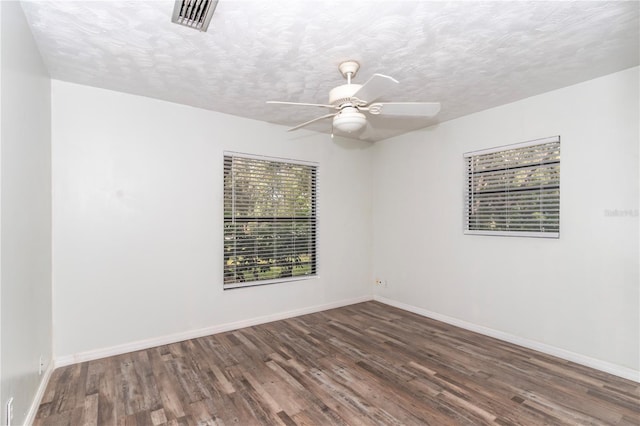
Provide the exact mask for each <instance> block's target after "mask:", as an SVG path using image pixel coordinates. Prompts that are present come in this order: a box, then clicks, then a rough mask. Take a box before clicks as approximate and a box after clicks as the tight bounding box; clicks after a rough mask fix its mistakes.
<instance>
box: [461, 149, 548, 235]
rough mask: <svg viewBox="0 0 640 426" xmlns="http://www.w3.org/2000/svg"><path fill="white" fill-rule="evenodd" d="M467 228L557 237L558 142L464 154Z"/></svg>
mask: <svg viewBox="0 0 640 426" xmlns="http://www.w3.org/2000/svg"><path fill="white" fill-rule="evenodd" d="M466 161H467V191H466V197H465V230H466V231H473V233H480V231H490V232H491V233H492V234H495V233H496V232H498V233H499V232H504V233H514V232H515V233H527V235H531V233H533V234H532V235H536V236H547V237H557V236H558V233H559V232H560V138H559V137H556V138H552V139H546V140H545V141H544V142H542V143H539V144H530V143H527V144H524V145H523V146H513V147H512V148H505V149H504V150H502V151H491V152H487V153H480V154H475V155H474V154H473V153H472V154H470V155H466Z"/></svg>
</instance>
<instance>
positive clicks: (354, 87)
mask: <svg viewBox="0 0 640 426" xmlns="http://www.w3.org/2000/svg"><path fill="white" fill-rule="evenodd" d="M359 68H360V64H359V63H358V62H356V61H346V62H342V63H341V64H340V65H339V66H338V69H339V70H340V73H341V74H342V76H343V77H344V78H346V79H347V84H343V85H341V86H338V87H335V88H334V89H332V90H331V91H330V92H329V104H314V103H301V102H285V101H267V103H268V104H282V105H299V106H313V107H321V108H326V109H329V110H333V111H334V112H331V113H330V114H326V115H323V116H320V117H317V118H314V119H313V120H309V121H306V122H304V123H301V124H298V125H297V126H295V127H292V128H290V129H289V130H288V131H289V132H291V131H293V130H298V129H300V128H302V127H305V126H308V125H309V124H311V123H315V122H316V121H321V120H325V119H327V118H332V132H331V136H332V137H333V129H338V130H340V131H342V132H345V133H357V132H359V131H360V130H362V129H363V128H365V126H367V116H366V115H365V114H371V115H381V116H397V117H433V116H435V115H436V114H438V112H439V111H440V103H438V102H374V101H375V100H376V99H379V98H380V97H381V96H383V95H384V94H385V93H386V92H387V91H388V90H389V89H391V88H392V87H393V86H394V85H396V84H398V81H397V80H396V79H394V78H392V77H389V76H386V75H382V74H374V75H373V76H371V78H370V79H369V80H367V82H366V83H364V84H354V83H351V79H352V78H354V77H355V76H356V73H357V72H358V69H359Z"/></svg>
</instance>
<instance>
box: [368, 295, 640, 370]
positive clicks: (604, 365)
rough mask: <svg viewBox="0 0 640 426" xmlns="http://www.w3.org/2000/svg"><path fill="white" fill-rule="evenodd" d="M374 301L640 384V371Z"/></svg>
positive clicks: (410, 307)
mask: <svg viewBox="0 0 640 426" xmlns="http://www.w3.org/2000/svg"><path fill="white" fill-rule="evenodd" d="M373 300H375V301H378V302H380V303H384V304H386V305H390V306H394V307H396V308H399V309H402V310H405V311H409V312H413V313H414V314H418V315H421V316H423V317H427V318H431V319H434V320H437V321H441V322H444V323H447V324H451V325H454V326H456V327H460V328H464V329H465V330H469V331H473V332H475V333H479V334H484V335H485V336H489V337H493V338H496V339H499V340H503V341H505V342H509V343H513V344H515V345H518V346H523V347H525V348H528V349H533V350H534V351H538V352H542V353H545V354H547V355H552V356H555V357H558V358H562V359H564V360H567V361H571V362H575V363H576V364H580V365H584V366H586V367H591V368H594V369H596V370H600V371H604V372H605V373H609V374H613V375H614V376H618V377H622V378H624V379H628V380H633V381H634V382H640V371H638V370H634V369H631V368H628V367H623V366H620V365H617V364H613V363H610V362H607V361H602V360H599V359H595V358H591V357H588V356H586V355H582V354H578V353H575V352H571V351H568V350H566V349H561V348H558V347H556V346H551V345H547V344H544V343H540V342H536V341H534V340H529V339H525V338H523V337H519V336H515V335H513V334H509V333H505V332H502V331H498V330H494V329H492V328H488V327H484V326H481V325H477V324H473V323H470V322H467V321H463V320H460V319H457V318H453V317H449V316H446V315H442V314H439V313H436V312H431V311H429V310H427V309H423V308H418V307H416V306H413V305H408V304H406V303H402V302H397V301H395V300H391V299H387V298H386V297H383V296H379V295H375V296H374V297H373Z"/></svg>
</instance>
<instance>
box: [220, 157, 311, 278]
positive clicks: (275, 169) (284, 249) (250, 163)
mask: <svg viewBox="0 0 640 426" xmlns="http://www.w3.org/2000/svg"><path fill="white" fill-rule="evenodd" d="M316 179H317V165H315V164H312V163H304V162H298V161H290V160H281V159H274V158H265V157H256V156H248V155H245V154H237V153H225V155H224V288H225V289H227V288H235V287H245V286H249V285H259V284H269V283H274V282H281V281H284V280H294V279H300V278H304V277H309V276H314V275H316V274H317V259H316V240H317V239H316V229H317V216H316Z"/></svg>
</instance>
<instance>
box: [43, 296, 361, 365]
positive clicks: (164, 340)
mask: <svg viewBox="0 0 640 426" xmlns="http://www.w3.org/2000/svg"><path fill="white" fill-rule="evenodd" d="M369 300H373V296H371V295H367V296H362V297H356V298H353V299H346V300H340V301H337V302H332V303H326V304H323V305H316V306H309V307H306V308H301V309H294V310H292V311H286V312H279V313H276V314H271V315H266V316H262V317H256V318H250V319H247V320H242V321H236V322H231V323H226V324H219V325H214V326H211V327H206V328H201V329H198V330H190V331H185V332H183V333H176V334H171V335H168V336H160V337H155V338H152V339H145V340H139V341H136V342H131V343H125V344H123V345H117V346H112V347H108V348H102V349H96V350H91V351H86V352H81V353H77V354H72V355H65V356H60V357H56V359H55V361H54V363H55V368H58V367H64V366H67V365H72V364H77V363H80V362H85V361H92V360H95V359H100V358H106V357H110V356H114V355H121V354H125V353H128V352H134V351H140V350H144V349H149V348H153V347H156V346H162V345H168V344H171V343H176V342H182V341H184V340H189V339H195V338H198V337H204V336H210V335H212V334H216V333H224V332H226V331H232V330H237V329H240V328H245V327H251V326H254V325H260V324H265V323H268V322H273V321H279V320H283V319H287V318H293V317H297V316H300V315H306V314H313V313H315V312H321V311H326V310H328V309H335V308H341V307H343V306H348V305H353V304H355V303H361V302H367V301H369Z"/></svg>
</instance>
